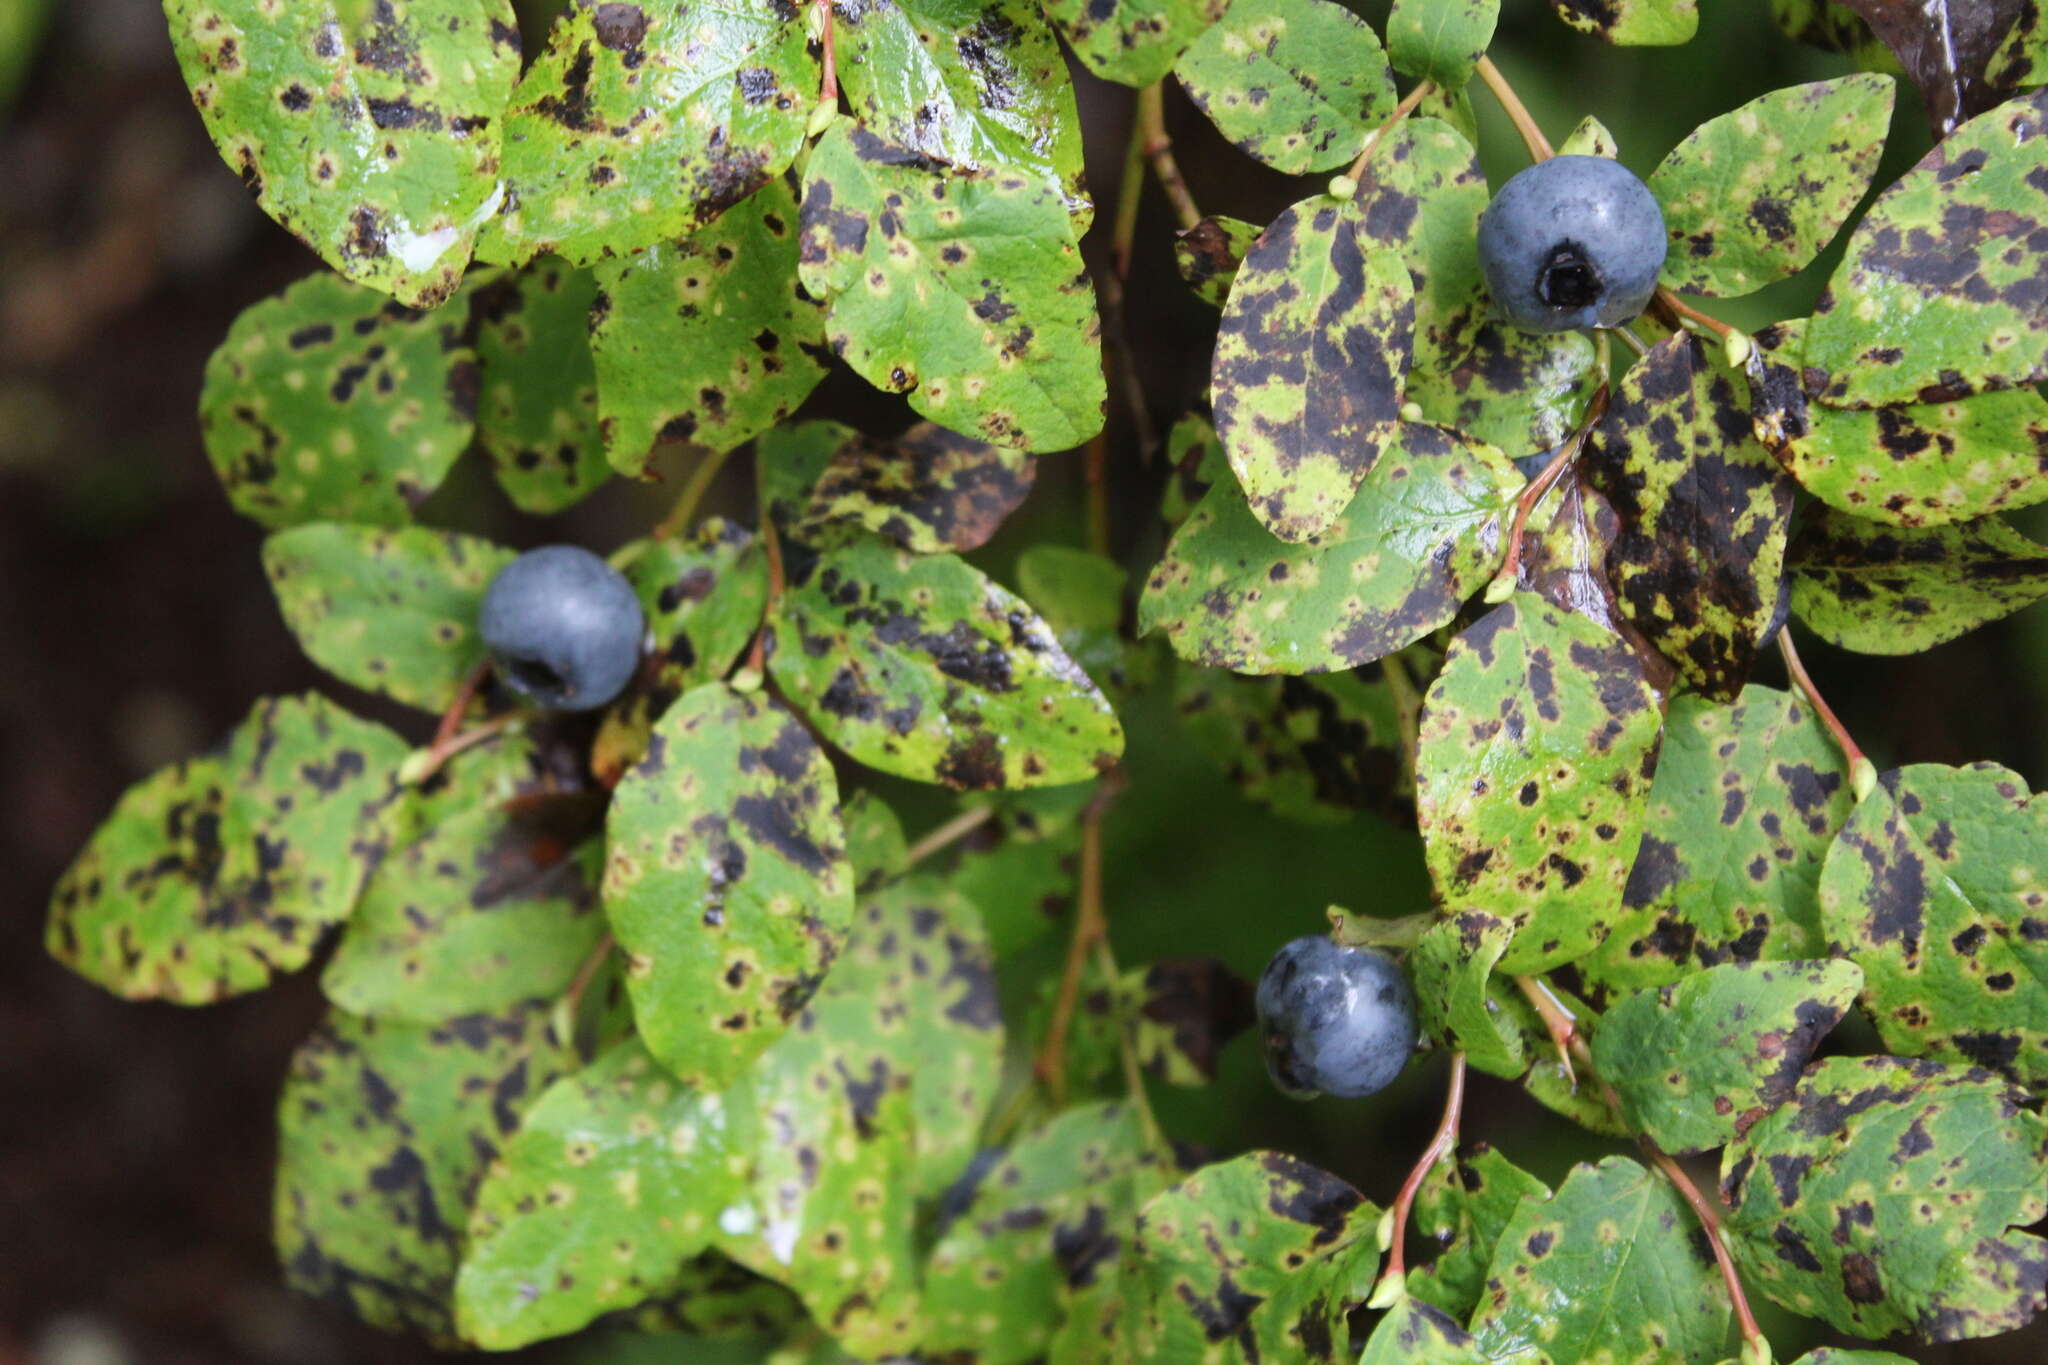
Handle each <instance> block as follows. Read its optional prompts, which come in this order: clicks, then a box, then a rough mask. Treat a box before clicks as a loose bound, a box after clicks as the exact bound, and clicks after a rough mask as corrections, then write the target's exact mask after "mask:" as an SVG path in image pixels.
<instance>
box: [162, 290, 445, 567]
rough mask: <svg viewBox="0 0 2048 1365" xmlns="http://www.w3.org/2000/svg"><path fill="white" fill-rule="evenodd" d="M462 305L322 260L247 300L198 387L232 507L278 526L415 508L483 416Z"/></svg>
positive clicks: (401, 515) (399, 519) (389, 518)
mask: <svg viewBox="0 0 2048 1365" xmlns="http://www.w3.org/2000/svg"><path fill="white" fill-rule="evenodd" d="M456 313H457V310H450V311H449V312H446V313H440V314H426V313H418V312H415V311H413V310H412V309H410V308H407V307H405V306H404V305H402V304H397V303H393V302H392V301H391V300H389V299H387V298H385V297H383V296H382V295H380V294H378V293H377V292H376V291H375V290H372V289H368V288H364V287H362V286H360V285H355V284H350V283H349V282H348V281H347V280H344V279H340V278H338V277H336V276H333V275H328V274H324V273H323V274H319V275H309V276H307V277H306V278H305V279H303V280H300V281H299V282H298V283H297V284H294V285H292V286H291V287H290V288H288V289H286V290H285V291H284V292H283V293H281V294H278V295H276V296H275V297H273V298H268V299H265V300H263V301H262V302H261V303H258V304H254V305H252V306H250V307H249V308H246V309H244V310H243V311H242V315H241V316H240V317H238V318H236V319H235V322H234V325H233V326H232V327H230V328H229V329H228V335H227V340H225V341H223V342H222V343H221V344H220V348H219V349H218V350H216V351H215V352H214V353H213V355H212V357H211V358H210V359H209V360H208V361H207V362H206V383H205V387H204V388H203V389H202V390H201V392H200V395H199V425H200V427H201V429H202V430H203V432H204V433H205V436H206V453H207V455H208V456H209V457H210V458H211V459H212V461H213V467H214V471H215V472H216V473H217V474H219V475H220V481H221V486H222V487H223V488H225V489H226V490H227V495H228V501H229V502H231V503H233V504H234V507H235V510H236V511H237V512H240V513H241V514H242V515H243V516H245V517H248V518H249V519H250V520H252V521H256V522H259V523H261V524H262V525H264V526H269V527H279V526H294V525H297V524H298V523H300V522H305V521H321V520H335V521H362V522H374V523H376V524H378V525H380V526H402V525H404V524H405V523H406V522H408V521H410V520H411V519H412V514H413V510H414V509H415V508H416V507H418V506H419V504H420V503H422V502H424V501H425V500H426V498H427V495H428V494H430V493H432V492H433V491H434V490H435V489H436V488H438V487H439V486H440V484H441V480H442V478H443V477H444V476H446V474H447V473H448V468H449V466H450V465H452V464H454V463H455V457H456V456H458V455H460V454H461V453H462V452H463V450H464V448H465V447H467V446H468V445H469V438H470V433H471V431H472V429H473V427H474V425H475V421H476V406H477V366H476V356H475V353H474V352H472V351H471V350H470V349H469V347H468V346H467V345H466V344H465V343H464V341H463V337H462V333H463V326H462V322H461V319H460V318H459V317H458V316H457V315H456Z"/></svg>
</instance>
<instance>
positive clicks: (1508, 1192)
mask: <svg viewBox="0 0 2048 1365" xmlns="http://www.w3.org/2000/svg"><path fill="white" fill-rule="evenodd" d="M1524 1197H1527V1198H1530V1199H1535V1200H1546V1199H1548V1198H1550V1187H1549V1186H1548V1185H1545V1184H1544V1183H1543V1182H1542V1181H1540V1180H1538V1179H1537V1178H1536V1177H1535V1176H1533V1175H1530V1174H1529V1173H1528V1172H1527V1171H1525V1170H1523V1169H1522V1168H1521V1167H1519V1166H1517V1165H1515V1163H1514V1162H1512V1161H1509V1160H1508V1159H1507V1158H1506V1157H1504V1156H1502V1155H1501V1154H1500V1153H1499V1152H1497V1151H1495V1150H1494V1149H1493V1148H1492V1147H1489V1146H1488V1145H1487V1144H1486V1143H1484V1142H1475V1143H1473V1144H1471V1145H1470V1146H1468V1147H1461V1148H1459V1149H1458V1150H1457V1151H1455V1152H1453V1153H1451V1154H1449V1155H1447V1156H1446V1157H1444V1158H1443V1159H1442V1160H1440V1161H1438V1162H1437V1163H1436V1165H1434V1166H1432V1167H1430V1168H1429V1174H1428V1175H1427V1176H1426V1177H1424V1179H1423V1182H1422V1187H1421V1188H1420V1189H1419V1190H1418V1191H1417V1192H1416V1195H1415V1212H1414V1215H1413V1223H1412V1230H1413V1232H1414V1234H1415V1235H1416V1236H1418V1237H1420V1238H1421V1239H1423V1241H1424V1242H1425V1243H1429V1242H1434V1243H1435V1244H1436V1246H1437V1247H1438V1248H1439V1250H1438V1252H1437V1255H1436V1259H1434V1260H1432V1261H1431V1262H1430V1263H1429V1264H1428V1265H1426V1266H1423V1267H1420V1268H1418V1269H1416V1270H1411V1271H1409V1272H1408V1292H1409V1293H1410V1294H1412V1295H1413V1296H1414V1298H1415V1300H1417V1301H1420V1302H1424V1303H1429V1304H1433V1305H1434V1306H1436V1307H1437V1308H1439V1309H1441V1310H1443V1311H1444V1312H1445V1313H1448V1314H1450V1315H1451V1316H1452V1317H1454V1318H1456V1319H1458V1320H1459V1321H1463V1320H1464V1319H1465V1318H1467V1317H1468V1316H1470V1314H1471V1312H1472V1310H1473V1308H1475V1307H1476V1306H1477V1305H1478V1303H1479V1300H1480V1298H1481V1296H1482V1295H1483V1294H1484V1293H1485V1290H1486V1268H1487V1267H1488V1266H1489V1265H1491V1264H1493V1255H1494V1248H1495V1247H1496V1246H1498V1245H1499V1243H1500V1234H1501V1229H1503V1228H1505V1227H1506V1226H1507V1224H1508V1219H1509V1218H1510V1217H1511V1216H1512V1215H1513V1214H1514V1211H1515V1209H1516V1207H1517V1206H1518V1205H1519V1204H1520V1203H1521V1201H1522V1200H1523V1198H1524Z"/></svg>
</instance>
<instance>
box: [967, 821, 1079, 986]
mask: <svg viewBox="0 0 2048 1365" xmlns="http://www.w3.org/2000/svg"><path fill="white" fill-rule="evenodd" d="M1080 790H1087V789H1086V788H1081V789H1080ZM1001 830H1002V833H1001V837H1000V838H999V839H998V841H997V842H996V843H995V844H994V845H993V846H992V847H989V848H972V849H969V850H968V851H967V852H965V853H963V854H962V855H961V858H960V861H959V863H958V864H957V865H956V866H955V868H954V869H953V872H952V874H951V879H950V883H949V884H950V885H951V886H952V887H953V889H954V890H956V891H958V892H959V893H960V894H961V895H963V896H965V897H966V898H967V899H968V900H969V901H970V902H972V903H973V904H974V905H976V906H978V907H980V909H981V915H982V920H983V922H984V923H985V924H986V925H987V926H988V937H989V943H990V945H991V946H992V947H993V948H994V950H995V952H996V955H997V956H999V957H1007V956H1009V955H1010V954H1012V953H1014V952H1016V951H1018V950H1019V949H1021V948H1025V947H1028V946H1029V945H1031V944H1033V943H1036V942H1037V941H1038V940H1039V939H1041V938H1043V937H1045V936H1046V934H1048V933H1050V932H1051V931H1052V930H1054V929H1056V928H1059V927H1061V926H1062V925H1064V924H1065V923H1066V922H1067V919H1068V917H1069V916H1070V915H1071V914H1072V913H1073V910H1074V896H1075V893H1076V891H1077V889H1078V886H1079V881H1078V877H1079V872H1080V865H1081V839H1080V832H1079V831H1078V830H1077V829H1073V828H1067V829H1062V830H1059V831H1056V832H1052V833H1048V834H1045V835H1043V836H1038V837H1034V836H1033V835H1031V834H1030V833H1029V832H1028V831H1026V830H1025V829H1024V828H1023V827H1022V825H1021V824H1020V823H1019V821H1018V820H1017V819H1016V818H1015V813H1014V812H1012V813H1011V816H1010V818H1008V819H1004V820H1003V821H1002V822H1001Z"/></svg>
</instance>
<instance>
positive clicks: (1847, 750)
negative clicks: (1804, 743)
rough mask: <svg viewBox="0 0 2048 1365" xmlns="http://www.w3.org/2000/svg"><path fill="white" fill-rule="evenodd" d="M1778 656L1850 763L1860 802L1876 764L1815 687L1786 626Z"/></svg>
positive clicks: (1871, 783) (1871, 781)
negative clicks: (1783, 661) (1781, 656)
mask: <svg viewBox="0 0 2048 1365" xmlns="http://www.w3.org/2000/svg"><path fill="white" fill-rule="evenodd" d="M1778 653H1779V654H1781V655H1783V656H1784V659H1785V672H1786V673H1788V674H1790V675H1791V678H1792V682H1793V684H1794V685H1795V686H1797V687H1798V689H1799V690H1800V692H1801V693H1802V694H1803V695H1804V696H1805V697H1806V700H1807V702H1808V703H1809V704H1811V705H1812V707H1813V709H1814V712H1815V714H1817V715H1818V716H1819V717H1820V723H1821V724H1822V725H1825V726H1826V727H1827V730H1828V733H1829V734H1830V735H1832V736H1834V740H1835V747H1836V748H1838V749H1840V750H1841V751H1842V757H1843V759H1844V760H1845V761H1847V763H1848V764H1849V785H1850V787H1851V788H1853V789H1854V791H1855V793H1856V799H1857V800H1858V801H1861V800H1862V799H1863V798H1864V797H1866V796H1868V795H1869V794H1870V789H1871V788H1872V787H1874V786H1876V785H1877V767H1876V765H1874V764H1873V763H1871V761H1870V760H1869V759H1868V758H1867V757H1865V756H1864V753H1863V750H1862V749H1860V748H1858V747H1857V744H1856V741H1855V740H1854V739H1852V738H1851V737H1850V735H1849V727H1848V726H1846V725H1844V724H1842V720H1841V717H1839V716H1837V715H1836V714H1835V708H1834V707H1832V706H1829V705H1828V699H1827V698H1826V697H1823V696H1822V695H1821V694H1820V688H1818V687H1816V686H1815V685H1814V682H1813V675H1812V674H1810V673H1808V672H1807V671H1806V662H1805V661H1804V660H1803V659H1801V658H1800V657H1799V650H1798V647H1797V646H1795V645H1794V644H1793V643H1792V631H1791V628H1790V627H1789V626H1780V627H1779V628H1778Z"/></svg>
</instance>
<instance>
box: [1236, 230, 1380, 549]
mask: <svg viewBox="0 0 2048 1365" xmlns="http://www.w3.org/2000/svg"><path fill="white" fill-rule="evenodd" d="M1357 223H1358V215H1357V210H1356V208H1355V207H1354V206H1353V205H1351V204H1347V203H1344V202H1341V201H1338V200H1335V199H1331V198H1329V197H1328V196H1327V195H1318V196H1317V197H1316V198H1313V199H1305V200H1303V201H1302V202H1301V203H1299V204H1296V205H1294V207H1292V208H1290V209H1288V210H1287V211H1286V212H1285V213H1283V214H1281V215H1280V216H1279V217H1278V218H1277V219H1275V220H1274V221H1273V224H1272V226H1270V227H1268V228H1267V229H1266V230H1265V232H1264V233H1263V234H1262V235H1261V236H1260V237H1259V240H1258V241H1257V242H1256V243H1255V244H1254V245H1253V247H1252V249H1251V250H1250V251H1249V252H1247V253H1246V255H1245V258H1244V264H1243V265H1242V266H1240V267H1239V269H1238V272H1237V278H1236V280H1235V282H1233V283H1232V285H1231V287H1230V301H1229V302H1228V303H1227V304H1225V305H1224V308H1223V326H1222V330H1221V331H1220V332H1219V333H1218V334H1217V337H1216V356H1215V361H1214V364H1213V366H1212V368H1211V371H1210V377H1209V378H1210V385H1211V393H1212V395H1213V401H1214V404H1215V410H1216V434H1217V435H1218V436H1219V437H1221V438H1222V440H1223V449H1224V452H1225V453H1226V454H1227V455H1228V456H1229V457H1230V467H1231V468H1232V469H1233V470H1235V471H1236V472H1237V478H1238V482H1239V483H1241V484H1242V485H1243V486H1244V491H1245V495H1246V496H1247V497H1248V498H1250V500H1251V505H1252V510H1253V512H1254V513H1256V514H1257V516H1258V519H1259V521H1260V523H1261V524H1262V525H1264V526H1265V527H1266V528H1267V529H1268V530H1270V531H1271V532H1272V533H1273V534H1274V535H1277V536H1279V537H1281V538H1282V539H1285V540H1292V541H1301V540H1306V539H1308V538H1309V537H1310V536H1313V535H1315V534H1317V533H1318V532H1320V531H1323V530H1325V529H1327V528H1328V527H1329V526H1330V525H1331V524H1332V523H1334V522H1335V521H1336V520H1337V519H1338V518H1339V517H1341V516H1342V515H1343V514H1344V508H1345V506H1346V505H1347V504H1349V503H1350V501H1351V495H1352V494H1353V493H1354V492H1355V491H1356V490H1357V488H1358V485H1359V481H1360V480H1362V479H1364V478H1365V476H1366V475H1367V474H1368V473H1370V472H1371V470H1372V466H1373V463H1374V461H1375V460H1377V459H1378V458H1379V456H1380V454H1381V452H1382V450H1383V449H1384V448H1385V447H1386V446H1387V445H1388V444H1389V443H1390V442H1392V441H1393V440H1394V439H1395V437H1396V435H1397V433H1398V429H1399V423H1400V414H1401V385H1402V381H1403V379H1404V377H1405V376H1406V374H1407V373H1408V362H1409V358H1410V355H1411V353H1412V350H1413V347H1414V337H1415V296H1414V289H1413V285H1412V284H1411V283H1410V279H1409V274H1408V270H1407V267H1406V266H1405V265H1403V264H1402V261H1401V257H1400V256H1399V255H1398V254H1397V253H1395V252H1393V251H1389V250H1375V249H1373V248H1374V245H1375V244H1374V243H1372V242H1371V241H1370V240H1368V239H1367V238H1365V237H1364V236H1363V235H1362V234H1361V233H1360V232H1359V231H1358V226H1357Z"/></svg>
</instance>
